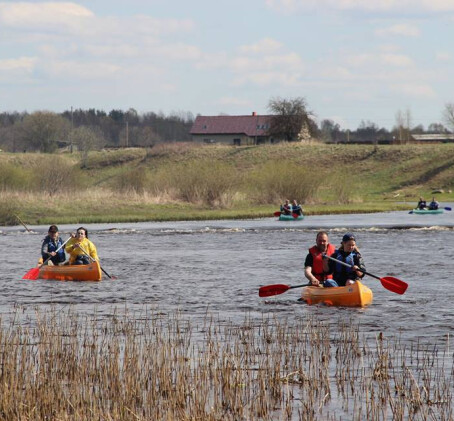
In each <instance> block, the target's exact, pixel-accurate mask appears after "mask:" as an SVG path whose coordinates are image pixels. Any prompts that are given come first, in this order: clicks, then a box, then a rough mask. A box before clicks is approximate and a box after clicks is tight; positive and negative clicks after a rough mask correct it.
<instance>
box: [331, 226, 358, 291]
mask: <svg viewBox="0 0 454 421" xmlns="http://www.w3.org/2000/svg"><path fill="white" fill-rule="evenodd" d="M331 257H334V258H335V259H337V260H340V261H341V262H344V263H347V264H348V265H350V266H353V267H352V268H349V267H346V266H344V265H341V264H340V263H337V262H335V261H333V260H329V259H326V258H325V259H323V269H324V271H325V272H326V273H328V274H332V275H333V279H334V281H335V283H337V285H338V286H340V287H343V286H345V285H351V284H353V283H354V282H355V281H356V280H357V279H361V278H363V277H364V273H363V272H361V271H360V270H359V269H362V270H366V266H365V265H364V261H363V258H362V257H361V253H360V252H359V249H358V247H356V238H355V236H354V235H353V234H352V233H349V232H348V233H347V234H345V235H344V236H343V237H342V243H341V245H340V247H339V248H338V249H337V250H336V251H335V252H334V253H333V254H332V255H331Z"/></svg>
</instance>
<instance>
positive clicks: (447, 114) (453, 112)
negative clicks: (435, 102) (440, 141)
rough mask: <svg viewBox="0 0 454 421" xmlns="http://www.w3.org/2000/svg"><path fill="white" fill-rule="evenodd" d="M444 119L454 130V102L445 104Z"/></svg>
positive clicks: (452, 130) (453, 130)
mask: <svg viewBox="0 0 454 421" xmlns="http://www.w3.org/2000/svg"><path fill="white" fill-rule="evenodd" d="M443 121H444V123H445V124H446V125H447V126H448V127H449V129H450V130H451V132H454V103H452V102H449V103H447V104H446V105H445V109H444V111H443Z"/></svg>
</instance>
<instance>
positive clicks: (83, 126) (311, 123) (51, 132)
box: [0, 97, 454, 157]
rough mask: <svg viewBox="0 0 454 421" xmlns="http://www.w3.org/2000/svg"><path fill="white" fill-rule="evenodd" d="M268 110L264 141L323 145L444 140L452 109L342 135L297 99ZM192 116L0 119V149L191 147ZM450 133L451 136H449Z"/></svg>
mask: <svg viewBox="0 0 454 421" xmlns="http://www.w3.org/2000/svg"><path fill="white" fill-rule="evenodd" d="M268 110H269V111H270V112H271V114H272V115H273V116H274V117H273V120H272V124H271V127H270V128H269V133H268V134H269V135H270V136H273V137H275V138H276V139H282V140H286V141H301V140H305V139H309V138H316V139H320V140H322V141H325V142H346V143H349V142H352V143H353V142H380V141H392V143H406V142H407V141H408V140H409V139H410V136H411V135H412V134H447V133H452V132H453V131H454V104H453V103H450V104H446V106H445V109H444V111H443V115H442V120H443V122H444V123H445V125H446V126H445V125H443V124H442V123H432V124H429V126H428V127H427V129H425V128H424V127H423V126H422V125H417V126H414V125H413V124H412V121H411V120H412V118H411V113H410V111H409V110H406V111H404V112H402V111H398V112H397V113H396V123H395V126H394V127H393V128H392V129H391V130H387V129H386V128H384V127H379V126H378V125H376V124H375V123H374V122H372V121H368V120H367V121H364V120H363V121H361V123H360V124H359V126H358V128H357V129H356V130H348V129H347V130H345V129H342V128H341V127H340V125H339V124H338V123H336V122H335V121H333V120H330V119H325V120H322V121H321V122H320V123H319V124H317V122H316V117H315V115H314V113H313V112H312V111H310V110H309V109H308V106H307V102H306V100H305V98H303V97H297V98H290V99H282V98H279V97H277V98H272V99H271V100H270V101H269V103H268ZM193 123H194V116H193V114H192V113H190V112H178V113H171V114H170V115H165V114H163V113H154V112H147V113H143V114H139V113H138V112H137V111H136V110H135V109H133V108H130V109H129V110H127V111H123V110H118V109H113V110H111V111H110V112H109V113H106V112H105V111H103V110H97V109H88V110H82V109H76V110H72V109H71V110H67V111H64V112H62V113H54V112H50V111H36V112H33V113H27V112H22V113H19V112H3V113H0V149H2V150H5V151H10V152H22V151H23V152H27V151H40V152H45V153H52V152H54V151H56V150H57V149H58V148H61V147H68V148H69V149H70V150H71V151H72V150H73V148H77V150H78V151H80V152H81V153H82V156H83V157H84V155H85V156H86V155H87V154H88V151H90V150H93V149H99V148H102V147H135V146H138V147H151V146H153V145H155V144H157V143H160V142H175V141H179V142H186V141H191V135H190V130H191V127H192V125H193ZM450 130H451V131H450Z"/></svg>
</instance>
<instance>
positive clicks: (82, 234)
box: [65, 227, 99, 265]
mask: <svg viewBox="0 0 454 421" xmlns="http://www.w3.org/2000/svg"><path fill="white" fill-rule="evenodd" d="M71 236H72V237H73V238H71V239H70V240H69V241H68V243H67V244H66V247H65V251H66V253H68V254H69V264H70V265H88V264H89V263H90V257H91V258H92V259H93V260H99V258H98V252H97V251H96V247H95V245H94V244H93V243H92V242H91V241H90V240H89V239H88V231H87V229H86V228H84V227H79V228H77V231H76V233H75V234H71ZM89 256H90V257H89Z"/></svg>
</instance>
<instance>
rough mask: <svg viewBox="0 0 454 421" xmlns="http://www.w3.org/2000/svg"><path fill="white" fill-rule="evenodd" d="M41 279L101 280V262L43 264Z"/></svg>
mask: <svg viewBox="0 0 454 421" xmlns="http://www.w3.org/2000/svg"><path fill="white" fill-rule="evenodd" d="M38 278H39V279H55V280H57V281H100V280H101V278H102V273H101V266H99V262H92V263H90V264H89V265H64V266H41V268H40V270H39V275H38Z"/></svg>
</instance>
